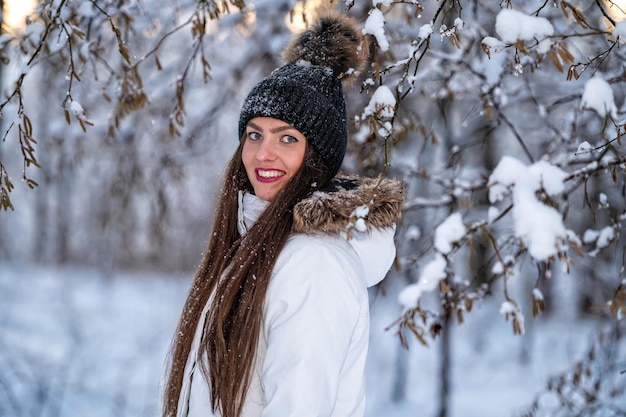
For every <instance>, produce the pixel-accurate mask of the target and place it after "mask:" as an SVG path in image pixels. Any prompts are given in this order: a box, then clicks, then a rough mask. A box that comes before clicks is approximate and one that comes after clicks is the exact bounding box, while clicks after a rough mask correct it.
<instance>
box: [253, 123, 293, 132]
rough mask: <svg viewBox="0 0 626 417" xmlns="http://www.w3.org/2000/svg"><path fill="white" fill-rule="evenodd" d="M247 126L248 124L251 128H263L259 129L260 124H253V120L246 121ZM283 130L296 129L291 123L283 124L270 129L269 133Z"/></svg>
mask: <svg viewBox="0 0 626 417" xmlns="http://www.w3.org/2000/svg"><path fill="white" fill-rule="evenodd" d="M248 126H250V127H251V128H253V129H256V130H263V129H261V127H260V126H258V125H256V124H254V123H253V122H248ZM285 130H296V131H297V130H298V129H296V128H295V127H293V126H291V125H283V126H278V127H275V128H273V129H270V132H271V133H278V132H282V131H285Z"/></svg>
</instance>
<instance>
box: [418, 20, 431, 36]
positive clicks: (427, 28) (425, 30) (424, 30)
mask: <svg viewBox="0 0 626 417" xmlns="http://www.w3.org/2000/svg"><path fill="white" fill-rule="evenodd" d="M432 33H433V25H432V23H427V24H425V25H423V26H422V27H420V30H419V32H418V34H417V37H418V38H420V39H428V37H429V36H430V35H431V34H432Z"/></svg>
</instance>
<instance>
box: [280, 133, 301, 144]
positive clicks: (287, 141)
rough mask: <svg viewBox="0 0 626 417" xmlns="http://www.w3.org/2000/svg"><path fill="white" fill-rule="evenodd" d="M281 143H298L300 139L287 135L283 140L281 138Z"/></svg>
mask: <svg viewBox="0 0 626 417" xmlns="http://www.w3.org/2000/svg"><path fill="white" fill-rule="evenodd" d="M280 141H281V142H283V143H297V142H298V139H296V138H294V137H293V136H290V135H285V136H283V137H282V138H280Z"/></svg>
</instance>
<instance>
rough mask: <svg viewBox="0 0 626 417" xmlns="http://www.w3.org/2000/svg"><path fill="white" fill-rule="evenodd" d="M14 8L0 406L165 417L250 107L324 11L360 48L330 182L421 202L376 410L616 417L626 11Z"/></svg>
mask: <svg viewBox="0 0 626 417" xmlns="http://www.w3.org/2000/svg"><path fill="white" fill-rule="evenodd" d="M0 5H2V29H1V35H0V60H1V61H2V65H1V66H0V85H1V87H2V94H1V96H0V116H1V119H0V134H1V138H2V139H1V142H0V416H7V417H9V416H15V417H31V416H45V417H57V416H82V417H91V416H93V417H100V416H103V417H104V416H157V415H159V398H158V396H159V389H160V386H161V383H162V377H163V372H164V363H165V357H166V354H167V350H168V347H169V343H170V340H171V337H172V332H173V331H174V329H175V324H176V320H177V319H178V315H179V313H180V308H181V307H182V303H183V301H184V297H185V295H186V291H187V289H188V286H189V283H190V280H191V278H192V276H193V273H194V270H195V268H196V266H197V265H198V263H199V262H200V259H201V254H202V252H203V251H204V249H205V245H206V242H207V234H208V233H209V230H210V226H211V225H210V221H211V218H212V217H211V215H212V210H213V205H214V201H215V194H216V193H217V191H218V190H217V189H216V186H217V184H218V183H219V179H220V175H221V174H222V170H223V168H224V164H225V162H226V161H227V160H228V159H229V158H230V155H231V154H232V152H233V151H234V150H235V148H236V146H237V140H238V138H237V137H236V136H237V120H238V115H239V111H240V106H241V103H242V101H243V99H244V98H245V96H246V94H247V93H248V91H249V90H250V88H251V87H252V86H253V85H254V84H255V83H257V82H258V81H259V80H260V79H262V78H263V77H264V76H266V75H268V74H269V73H270V71H271V70H273V69H274V68H276V67H278V66H279V65H281V63H282V61H281V57H280V53H281V51H282V49H283V47H284V46H285V44H286V43H287V42H288V40H289V39H290V37H291V35H292V33H293V32H295V31H299V30H301V29H303V28H305V27H306V24H307V22H309V21H311V20H312V19H313V16H314V15H315V13H316V10H319V8H320V7H333V8H336V9H337V10H340V11H341V12H343V13H346V14H349V15H350V16H352V17H355V18H357V19H358V20H359V21H360V22H362V27H363V31H364V33H366V34H367V35H368V36H369V37H370V38H371V51H370V55H371V58H370V65H369V66H368V67H367V69H366V70H365V71H363V72H362V73H357V74H352V75H353V77H352V78H351V79H350V82H349V85H348V83H347V84H346V85H345V91H346V100H347V105H348V113H349V116H350V119H349V123H348V124H349V133H350V138H349V145H348V153H347V155H346V159H345V160H344V164H343V167H342V172H343V173H344V174H347V175H362V176H370V177H377V176H383V177H393V178H401V179H403V180H404V182H405V187H406V195H407V200H406V202H405V205H404V207H403V219H402V223H401V224H399V225H398V228H397V233H396V245H397V250H398V253H397V258H396V262H395V264H394V267H393V268H392V270H391V271H390V272H389V274H388V276H387V278H386V279H385V280H384V281H383V282H382V283H381V284H379V286H378V287H377V288H375V289H374V290H373V291H372V292H371V293H370V298H371V300H370V302H371V307H372V343H371V345H370V357H369V359H368V360H369V362H368V367H369V368H368V369H369V371H368V390H369V391H368V409H367V415H368V417H374V416H376V417H379V416H380V417H395V416H398V417H399V416H402V417H404V416H406V417H409V416H411V417H435V416H437V417H474V416H476V417H478V416H480V417H485V416H494V417H506V416H513V417H521V416H527V417H531V416H597V417H600V416H626V337H625V334H624V333H625V332H626V326H625V325H624V322H623V319H622V316H623V315H624V314H625V313H626V273H625V271H624V268H625V262H626V260H625V255H626V251H625V243H626V240H625V237H624V236H622V233H621V231H622V226H623V223H622V222H623V221H625V220H626V198H625V195H626V152H624V147H625V146H626V145H625V144H623V143H622V141H626V46H625V45H624V44H625V43H626V2H624V1H622V0H571V1H565V0H545V1H543V0H515V1H505V0H503V1H499V2H498V1H486V0H438V1H435V0H424V1H421V0H419V1H418V0H334V1H330V0H308V1H296V0H257V1H252V0H176V1H168V2H166V1H160V0H116V1H112V0H97V1H96V0H45V1H43V0H39V1H35V0H32V1H30V2H29V1H25V0H4V1H0ZM622 136H625V137H624V138H622Z"/></svg>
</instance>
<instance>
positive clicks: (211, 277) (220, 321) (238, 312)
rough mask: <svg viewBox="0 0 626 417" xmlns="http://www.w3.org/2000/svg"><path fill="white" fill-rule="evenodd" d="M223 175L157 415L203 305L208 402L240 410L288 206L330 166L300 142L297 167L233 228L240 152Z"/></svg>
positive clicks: (180, 371) (173, 394) (179, 373)
mask: <svg viewBox="0 0 626 417" xmlns="http://www.w3.org/2000/svg"><path fill="white" fill-rule="evenodd" d="M242 147H243V141H242V142H241V143H240V145H239V147H238V148H237V151H236V152H235V154H234V155H233V158H232V159H231V161H230V163H229V165H228V167H227V169H226V172H225V178H224V184H223V186H222V190H221V194H220V199H219V203H218V206H217V210H216V213H215V219H214V223H213V233H212V234H211V236H210V239H209V245H208V249H207V251H206V252H205V254H204V257H203V259H202V263H201V264H200V267H199V269H198V271H197V273H196V275H195V278H194V280H193V282H192V284H191V289H190V291H189V295H188V296H187V300H186V301H185V305H184V308H183V312H182V314H181V317H180V322H179V323H178V328H177V330H176V335H175V337H174V341H173V344H172V349H171V352H170V364H169V370H168V373H169V375H168V379H167V383H166V386H165V392H164V400H163V401H164V404H163V416H164V417H171V416H175V415H176V412H177V408H178V402H179V397H180V393H181V388H182V383H183V378H184V370H185V364H186V363H187V359H188V357H189V354H190V351H191V344H192V341H193V338H194V334H195V332H196V328H197V327H198V323H199V322H200V320H201V317H200V316H201V314H202V310H203V308H204V306H205V305H206V303H207V302H209V300H211V297H212V300H213V301H211V306H210V308H209V312H208V314H207V320H206V323H205V327H204V337H203V339H202V341H201V345H200V352H199V356H200V362H201V367H200V369H201V370H202V373H203V374H204V377H205V378H206V380H207V381H209V386H210V392H211V402H212V405H213V409H214V410H217V409H218V408H219V409H220V411H221V415H222V417H240V415H241V411H242V407H243V403H244V399H245V396H246V392H247V390H248V386H249V383H250V375H251V373H252V369H253V366H254V359H255V355H256V350H257V344H258V340H259V335H260V331H261V326H262V315H263V306H264V302H265V294H266V290H267V286H268V283H269V280H270V277H271V274H272V269H273V268H274V264H275V263H276V259H277V258H278V255H279V253H280V251H281V250H282V248H283V246H284V245H285V242H286V241H287V238H288V236H289V233H290V232H291V227H292V223H293V207H294V206H295V205H296V203H297V202H298V201H300V200H301V199H303V198H304V197H306V196H307V195H308V194H310V193H311V192H312V191H313V190H314V189H316V188H319V187H321V186H323V185H325V184H326V183H327V182H328V181H330V180H331V178H330V176H331V174H330V170H329V169H328V167H327V166H326V164H325V163H324V162H323V161H322V160H321V158H320V157H319V155H318V154H317V153H316V152H315V151H314V150H313V148H312V147H311V146H310V145H308V144H307V150H306V153H305V157H304V162H303V164H302V166H301V167H300V169H299V170H298V172H297V173H296V174H295V175H294V177H293V178H291V180H290V181H288V182H287V183H286V184H285V186H284V187H283V188H282V189H281V190H280V191H279V192H278V193H277V195H276V196H275V197H274V199H273V201H272V202H271V203H270V204H269V205H268V207H267V208H266V209H265V211H264V212H263V214H262V215H261V216H260V217H259V219H258V220H257V221H256V223H255V224H254V226H253V227H251V228H250V230H249V231H248V233H246V234H245V235H244V236H240V235H239V232H238V231H237V208H238V207H237V205H238V201H237V194H238V191H239V190H248V191H251V190H252V187H251V185H250V182H249V181H248V178H247V175H246V172H245V169H244V166H243V162H242V160H241V152H242Z"/></svg>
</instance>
